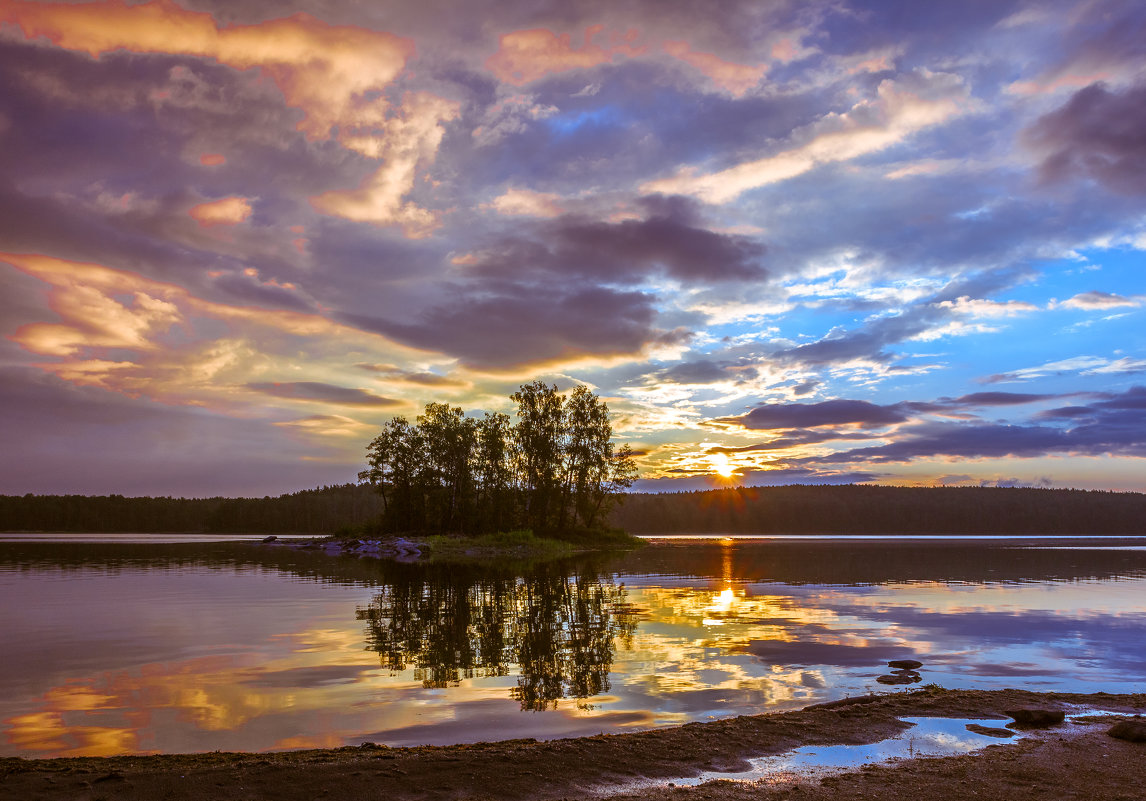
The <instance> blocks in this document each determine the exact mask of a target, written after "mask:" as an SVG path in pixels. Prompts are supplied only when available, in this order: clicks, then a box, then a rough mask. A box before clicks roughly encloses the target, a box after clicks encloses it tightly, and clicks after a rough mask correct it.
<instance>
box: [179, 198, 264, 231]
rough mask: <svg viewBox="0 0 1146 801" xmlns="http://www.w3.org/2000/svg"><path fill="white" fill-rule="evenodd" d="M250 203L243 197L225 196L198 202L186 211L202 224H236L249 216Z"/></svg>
mask: <svg viewBox="0 0 1146 801" xmlns="http://www.w3.org/2000/svg"><path fill="white" fill-rule="evenodd" d="M251 211H252V209H251V203H250V200H249V199H247V198H245V197H225V198H221V199H219V200H212V201H209V202H207V203H200V204H199V205H198V206H193V207H192V208H191V210H190V211H188V212H187V213H188V214H190V215H191V218H192V219H193V220H195V221H196V222H197V223H199V224H200V225H202V226H211V225H237V224H238V223H241V222H246V221H247V219H248V218H249V217H250V216H251Z"/></svg>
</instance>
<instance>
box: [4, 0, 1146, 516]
mask: <svg viewBox="0 0 1146 801" xmlns="http://www.w3.org/2000/svg"><path fill="white" fill-rule="evenodd" d="M668 5H669V6H671V7H672V9H673V10H672V12H671V13H668V12H666V11H665V10H664V5H663V4H661V3H649V2H645V0H640V1H639V2H635V3H623V4H605V5H600V4H598V5H591V4H584V3H571V4H566V5H563V6H562V7H561V9H558V8H557V6H553V5H546V4H541V5H538V4H535V3H514V2H498V3H493V4H486V5H483V6H481V7H480V8H479V7H477V6H473V7H471V6H466V5H465V4H461V5H458V4H455V6H456V7H453V8H451V10H450V13H449V14H448V17H449V24H444V23H443V17H442V15H441V14H440V13H438V11H437V7H434V6H424V5H420V4H416V3H415V4H411V3H398V4H389V5H388V6H387V8H386V11H385V13H382V12H381V11H379V10H378V9H375V8H372V7H371V6H370V4H353V3H342V2H334V3H312V2H308V1H307V0H288V1H287V2H283V3H276V4H266V3H262V4H259V3H252V2H247V0H236V2H227V3H223V2H218V1H217V0H208V1H207V2H199V3H194V4H192V3H189V2H183V0H144V1H143V2H134V0H133V2H126V0H80V2H62V1H59V0H0V74H2V75H3V76H4V81H3V86H4V91H3V92H2V93H0V154H2V155H0V160H3V163H4V168H3V175H4V180H3V182H2V185H0V284H2V286H3V291H2V292H0V297H3V302H2V304H0V342H3V343H4V344H5V347H3V348H0V351H2V352H0V360H2V361H3V364H2V365H0V369H2V370H3V371H4V382H3V385H4V387H5V391H4V393H3V395H2V397H0V404H2V405H3V408H4V410H5V413H4V415H3V416H2V417H0V420H3V421H4V423H3V425H4V429H3V434H4V441H5V444H6V447H7V448H8V449H9V450H11V451H13V452H18V453H19V454H20V459H19V460H16V461H13V462H11V463H9V464H7V465H6V466H5V467H4V469H3V470H2V471H0V491H3V492H7V493H14V494H21V493H25V492H78V493H128V494H161V495H162V494H176V495H179V494H192V495H196V494H199V495H202V494H207V495H210V494H220V495H253V496H262V495H264V494H272V495H277V494H279V493H283V492H291V491H295V490H300V489H307V488H312V487H315V486H322V485H337V484H343V483H347V482H352V481H354V480H355V477H356V475H357V472H358V470H359V469H360V461H361V459H362V454H363V448H364V446H365V444H366V443H367V442H368V441H369V437H370V433H371V432H372V431H377V430H378V429H379V428H380V427H381V426H383V425H386V424H387V423H388V422H389V421H391V420H393V419H394V418H395V416H401V417H406V418H408V419H412V418H413V417H414V416H416V415H417V414H418V413H419V412H420V410H421V409H422V408H423V407H424V406H425V405H426V404H427V403H431V402H433V403H449V404H452V405H455V406H458V407H462V408H465V409H466V410H467V413H468V414H470V415H471V416H474V417H480V416H481V415H483V414H485V413H487V412H496V413H504V412H509V411H512V407H511V405H510V404H509V402H508V400H507V398H508V396H509V394H510V393H512V392H513V391H514V390H515V389H516V388H517V387H518V386H521V385H522V384H525V383H529V382H531V381H535V380H540V381H543V382H545V383H546V384H548V385H555V386H557V387H558V388H559V389H560V390H561V391H563V392H565V391H569V390H570V389H572V388H573V387H574V386H577V385H584V386H588V387H590V388H592V389H593V391H594V392H595V393H597V394H598V395H599V396H600V397H601V398H602V399H603V400H604V401H605V402H606V403H607V404H608V408H609V412H610V415H611V423H612V425H613V431H614V436H615V440H616V442H617V443H618V444H619V443H625V442H628V443H631V444H632V446H633V449H634V452H635V454H636V459H637V465H638V468H639V476H638V479H637V482H636V484H635V485H634V489H636V490H638V491H658V492H659V491H681V490H704V489H710V488H714V487H729V486H747V487H752V486H772V485H789V484H817V485H823V484H853V483H869V484H883V485H911V486H1004V487H1012V486H1018V487H1053V488H1069V487H1077V488H1088V489H1103V490H1131V491H1140V490H1142V489H1146V485H1144V484H1143V479H1142V477H1143V475H1146V471H1144V470H1143V458H1144V457H1143V453H1144V451H1143V448H1144V446H1146V438H1144V434H1143V432H1146V421H1144V420H1143V417H1142V415H1143V413H1144V405H1143V404H1144V401H1143V398H1144V397H1146V381H1144V379H1143V376H1144V375H1146V343H1144V341H1143V339H1142V336H1141V331H1142V330H1144V329H1146V326H1144V324H1143V323H1144V318H1143V315H1144V314H1146V281H1144V279H1143V275H1144V274H1146V273H1144V271H1143V270H1142V262H1143V254H1146V227H1144V224H1143V219H1144V217H1143V209H1144V206H1143V200H1144V198H1146V179H1144V178H1143V175H1142V169H1141V162H1142V160H1141V158H1140V157H1139V155H1140V154H1139V150H1140V147H1139V143H1138V140H1137V139H1136V138H1135V136H1134V135H1132V134H1130V133H1127V134H1125V135H1123V133H1119V132H1122V131H1124V130H1127V131H1129V130H1137V129H1136V128H1134V125H1133V124H1131V123H1127V122H1126V121H1127V120H1131V121H1133V120H1138V119H1139V118H1140V116H1141V114H1140V112H1141V108H1142V106H1143V103H1144V100H1143V98H1144V94H1143V93H1144V92H1146V89H1144V88H1143V86H1144V85H1143V82H1142V75H1143V72H1142V69H1141V54H1140V53H1139V52H1138V51H1137V50H1135V49H1134V48H1133V47H1131V46H1130V45H1128V44H1127V45H1125V46H1124V45H1123V44H1117V45H1114V44H1111V42H1118V43H1125V42H1128V41H1132V40H1133V37H1131V36H1129V35H1128V34H1126V32H1127V31H1136V30H1140V25H1141V8H1139V7H1137V6H1135V4H1133V3H1129V4H1127V3H1119V2H1114V1H1113V0H1111V1H1110V2H1107V0H1103V2H1098V3H1090V2H1085V3H1084V2H1070V1H1068V2H1066V3H1065V4H1059V5H1056V6H1054V7H1053V8H1051V7H1050V6H1047V7H1046V8H1043V6H1042V5H1041V4H1035V5H1030V4H1027V3H1018V2H1000V3H988V4H981V5H980V6H978V7H976V10H974V11H973V12H972V11H969V12H968V13H967V14H958V15H951V14H948V13H945V12H944V11H943V10H942V9H944V8H946V6H944V5H943V4H915V7H913V9H912V12H911V13H910V14H906V13H902V12H901V11H900V10H897V8H895V7H892V6H888V5H887V4H885V3H881V2H878V0H856V2H845V3H843V4H840V3H834V2H809V3H804V2H800V3H789V2H776V3H739V2H733V3H727V4H725V3H717V4H711V7H708V6H706V7H705V8H704V9H700V8H699V7H693V6H689V5H688V4H672V3H670V4H668ZM463 32H464V33H463ZM1128 125H1129V128H1127V127H1126V126H1128ZM1139 127H1141V126H1139ZM109 421H111V422H109ZM173 449H174V450H175V451H176V452H178V454H179V457H180V458H179V462H178V466H177V468H175V469H171V468H172V463H171V461H170V459H169V458H168V454H169V453H171V452H172V450H173ZM61 454H66V458H62V457H61Z"/></svg>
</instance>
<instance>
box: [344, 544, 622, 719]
mask: <svg viewBox="0 0 1146 801" xmlns="http://www.w3.org/2000/svg"><path fill="white" fill-rule="evenodd" d="M627 597H628V594H627V592H626V590H625V587H624V585H623V584H622V585H619V584H617V583H616V582H615V581H614V580H613V579H612V577H611V576H610V575H605V574H600V573H598V572H597V571H595V570H592V569H586V568H580V569H579V568H576V567H569V566H566V567H565V568H564V569H563V568H561V567H554V566H547V567H545V568H542V569H539V570H538V571H536V572H533V573H530V574H529V575H526V576H508V575H500V576H497V575H493V576H491V575H490V574H488V573H486V574H483V573H481V572H479V571H477V570H468V569H459V568H453V569H440V570H430V569H417V568H412V569H411V570H410V572H409V573H407V574H406V575H404V576H397V577H395V578H394V579H393V580H392V581H391V582H389V583H388V584H387V585H386V586H385V588H384V589H383V590H382V591H381V592H379V593H378V595H377V596H376V597H375V598H374V601H373V602H372V603H371V604H370V605H369V606H367V607H365V608H360V609H359V610H358V613H357V614H358V619H359V620H364V621H366V624H367V628H366V634H367V638H368V647H369V648H370V649H371V650H375V651H377V652H378V654H379V657H380V660H381V663H382V665H383V667H386V668H388V669H389V670H392V671H397V670H405V669H407V668H409V667H411V666H412V667H413V668H414V675H415V677H416V678H418V679H420V680H421V681H422V683H423V684H424V686H426V687H445V686H448V685H450V684H453V683H456V682H458V681H460V680H461V679H463V678H473V677H484V676H505V675H507V674H508V673H509V669H510V666H511V665H517V666H518V668H519V670H520V676H519V678H518V681H517V687H516V688H514V690H513V697H514V698H516V699H517V700H518V701H520V702H521V707H522V709H533V710H541V709H546V708H549V707H555V706H556V704H557V700H558V699H560V698H566V697H572V698H588V697H590V696H593V695H597V694H599V693H602V692H605V691H607V690H608V689H609V669H610V667H611V666H612V663H613V655H614V653H615V651H616V640H617V639H618V638H619V639H621V641H622V643H625V642H628V641H629V640H630V638H631V637H632V633H633V629H634V628H635V627H636V618H635V615H634V613H633V610H632V608H631V607H630V606H629V605H628V603H627Z"/></svg>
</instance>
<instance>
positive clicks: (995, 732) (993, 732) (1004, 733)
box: [966, 723, 1015, 738]
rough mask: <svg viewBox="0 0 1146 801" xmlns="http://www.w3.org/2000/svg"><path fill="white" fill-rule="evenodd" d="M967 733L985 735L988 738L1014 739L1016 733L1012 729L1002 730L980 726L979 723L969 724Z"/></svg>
mask: <svg viewBox="0 0 1146 801" xmlns="http://www.w3.org/2000/svg"><path fill="white" fill-rule="evenodd" d="M966 728H967V731H973V732H975V734H985V735H987V736H988V737H999V738H1003V737H1014V736H1015V733H1014V732H1013V731H1011V730H1010V729H1000V728H996V727H994V726H980V725H979V724H978V723H968V724H967V727H966Z"/></svg>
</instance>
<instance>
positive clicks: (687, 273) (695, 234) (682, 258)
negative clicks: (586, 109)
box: [470, 197, 765, 284]
mask: <svg viewBox="0 0 1146 801" xmlns="http://www.w3.org/2000/svg"><path fill="white" fill-rule="evenodd" d="M642 205H643V206H644V207H645V209H646V212H647V216H646V217H645V219H643V220H624V221H622V222H618V223H609V222H599V221H595V220H589V219H583V218H579V217H574V216H566V217H562V218H560V219H558V220H555V221H553V222H551V223H539V224H537V226H536V228H535V230H534V236H532V237H530V238H524V237H520V236H515V237H509V238H506V239H503V240H501V241H498V242H495V243H493V244H492V245H490V246H489V247H487V248H484V249H482V250H481V251H480V253H479V259H480V260H479V262H478V263H477V264H476V265H474V266H473V267H472V268H470V270H471V272H472V273H473V274H475V275H481V276H489V277H496V278H520V277H524V276H529V275H538V276H544V275H553V276H558V277H561V278H564V279H569V278H570V277H576V276H580V277H583V278H586V279H592V280H597V281H604V282H608V283H630V284H632V283H641V282H643V281H645V280H647V279H648V278H649V276H650V274H653V273H661V274H663V275H666V276H668V277H669V278H674V279H676V280H679V281H683V282H687V283H693V282H706V281H733V280H746V279H755V280H760V279H763V278H764V277H765V271H764V268H763V266H762V265H761V263H760V261H761V259H762V258H763V256H764V246H763V245H760V244H759V243H757V242H754V241H752V240H751V239H748V238H747V237H744V236H737V235H735V234H720V233H716V232H713V231H710V230H708V229H706V228H704V227H702V226H701V224H700V223H699V221H698V219H697V216H696V210H695V207H694V205H693V204H692V203H691V202H690V201H687V200H685V199H683V198H664V197H652V198H645V199H644V202H643V204H642Z"/></svg>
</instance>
